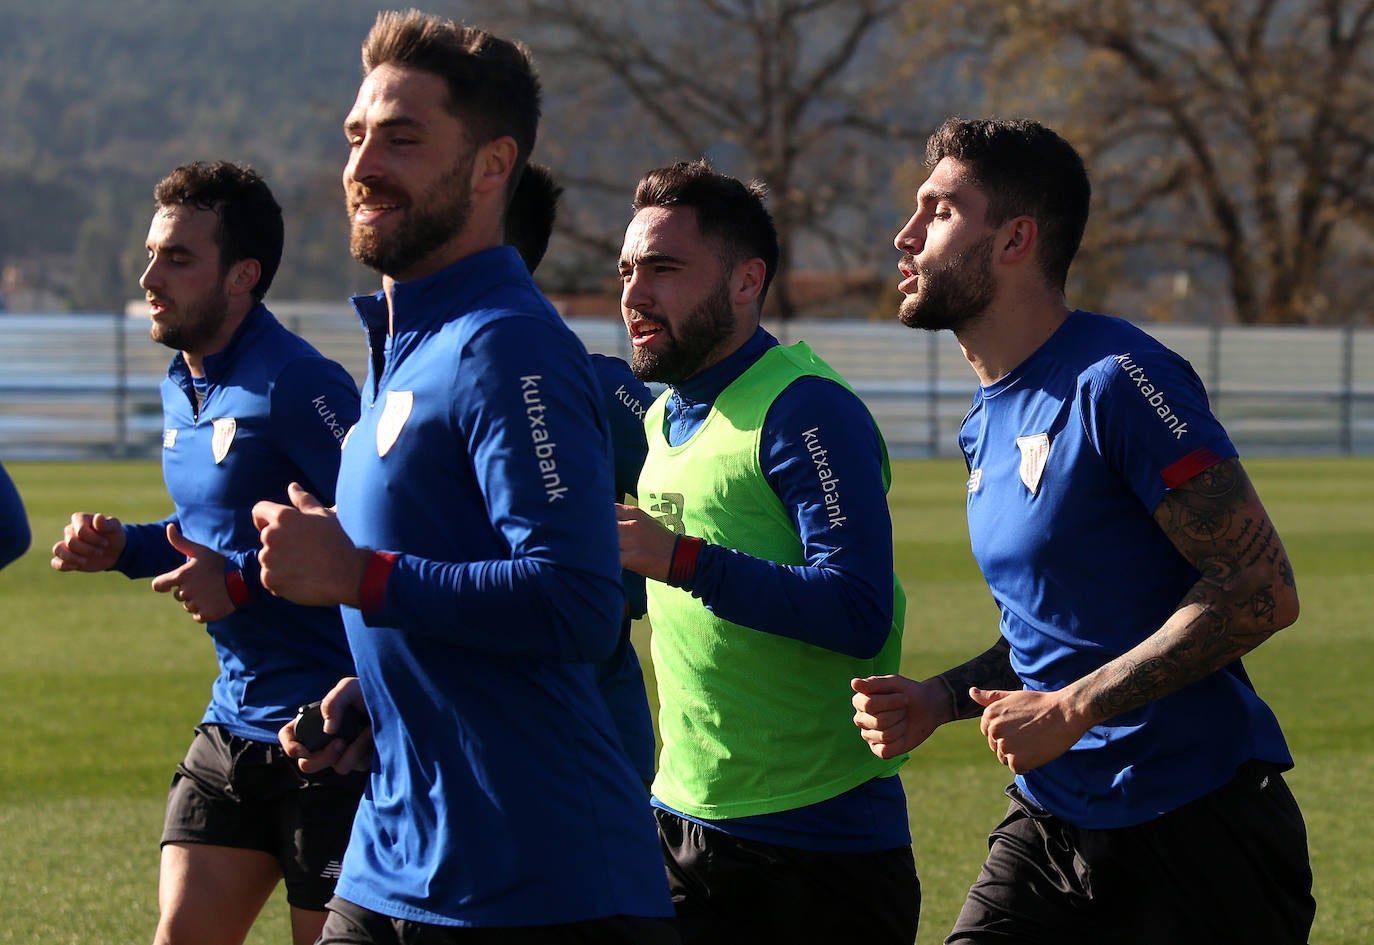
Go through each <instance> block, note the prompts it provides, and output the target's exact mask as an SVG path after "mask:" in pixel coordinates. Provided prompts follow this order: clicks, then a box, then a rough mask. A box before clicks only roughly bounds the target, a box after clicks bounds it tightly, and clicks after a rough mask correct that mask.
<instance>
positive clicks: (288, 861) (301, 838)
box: [162, 724, 367, 911]
mask: <svg viewBox="0 0 1374 945" xmlns="http://www.w3.org/2000/svg"><path fill="white" fill-rule="evenodd" d="M366 785H367V772H365V771H358V772H352V773H350V774H347V775H341V774H338V773H337V772H335V771H333V770H326V771H322V772H319V773H316V774H310V775H307V774H302V773H301V771H300V769H299V768H298V767H297V766H296V762H295V761H294V760H293V759H291V758H288V757H287V755H286V752H284V751H282V749H281V746H280V745H277V744H269V743H267V742H257V741H251V740H249V739H247V738H240V737H239V736H237V735H231V734H230V733H229V732H228V731H227V730H225V729H224V727H223V726H220V725H213V724H205V725H199V726H197V727H196V737H195V738H194V739H193V740H192V742H191V747H190V748H189V749H187V752H186V758H185V760H184V761H182V762H181V764H180V765H178V766H177V771H176V774H174V775H173V776H172V786H171V789H170V790H169V792H168V794H167V817H166V820H165V822H164V825H163V828H162V843H163V844H168V843H204V844H211V845H214V846H221V847H236V848H240V849H248V850H261V851H262V852H264V853H267V854H269V855H270V856H272V857H274V858H275V859H276V861H277V863H278V864H280V866H281V871H282V877H283V878H284V879H285V881H286V899H287V902H289V903H290V904H291V905H293V906H296V907H297V908H300V909H310V910H314V911H320V910H323V909H324V908H325V905H326V904H327V903H328V902H329V899H330V897H331V896H332V895H333V894H334V881H335V880H336V879H338V878H339V868H340V865H341V864H342V862H343V853H344V848H345V847H347V846H348V836H349V833H350V832H351V831H352V828H353V813H354V811H356V810H357V808H358V799H359V798H360V797H362V792H363V788H364V787H365V786H366Z"/></svg>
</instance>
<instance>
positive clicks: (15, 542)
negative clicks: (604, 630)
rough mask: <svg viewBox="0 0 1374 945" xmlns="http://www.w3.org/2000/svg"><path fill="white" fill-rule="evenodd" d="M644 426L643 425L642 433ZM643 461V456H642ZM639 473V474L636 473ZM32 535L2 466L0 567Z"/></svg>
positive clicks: (26, 547) (20, 551) (17, 553)
mask: <svg viewBox="0 0 1374 945" xmlns="http://www.w3.org/2000/svg"><path fill="white" fill-rule="evenodd" d="M643 433H644V428H643V426H642V425H641V427H640V435H641V436H643ZM640 462H641V463H642V462H643V458H642V457H641V458H640ZM636 475H638V474H636ZM31 539H32V535H31V534H30V531H29V518H28V515H26V514H25V513H24V502H23V500H22V499H20V498H19V490H18V489H16V488H15V487H14V480H13V479H11V478H10V474H9V473H7V472H6V471H5V467H4V466H0V568H3V567H4V566H5V565H7V564H9V563H10V562H12V561H14V560H15V559H16V558H18V557H19V556H20V555H22V554H23V553H24V552H26V551H28V550H29V541H30V540H31Z"/></svg>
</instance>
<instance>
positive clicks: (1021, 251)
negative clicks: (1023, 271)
mask: <svg viewBox="0 0 1374 945" xmlns="http://www.w3.org/2000/svg"><path fill="white" fill-rule="evenodd" d="M998 230H999V232H998V234H997V239H998V240H999V242H998V243H997V244H996V246H997V250H998V253H999V255H1000V256H1001V260H1002V262H1004V263H1019V262H1024V261H1025V260H1026V259H1029V258H1030V257H1031V256H1033V255H1034V254H1035V250H1036V244H1037V243H1039V241H1040V227H1039V226H1038V225H1037V224H1036V222H1035V219H1034V218H1033V217H1014V218H1013V219H1011V220H1008V221H1007V222H1006V223H1004V224H1002V226H1000V227H999V228H998Z"/></svg>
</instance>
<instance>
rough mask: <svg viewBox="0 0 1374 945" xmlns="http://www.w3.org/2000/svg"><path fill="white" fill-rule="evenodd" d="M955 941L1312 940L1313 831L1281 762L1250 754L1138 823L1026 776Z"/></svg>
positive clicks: (1153, 944)
mask: <svg viewBox="0 0 1374 945" xmlns="http://www.w3.org/2000/svg"><path fill="white" fill-rule="evenodd" d="M1007 794H1008V796H1010V797H1011V807H1010V808H1009V809H1008V811H1007V817H1006V819H1005V820H1004V821H1002V823H1001V824H1000V825H998V827H997V829H996V830H994V831H993V832H992V835H991V836H990V837H989V838H988V858H987V862H986V863H984V864H983V869H982V872H981V873H980V874H979V876H978V880H977V882H975V883H974V885H973V888H972V889H970V890H969V894H968V898H967V899H966V900H965V902H964V907H963V911H962V912H960V914H959V918H958V920H957V922H956V923H955V926H954V930H953V931H952V932H951V933H950V935H949V937H948V938H946V939H945V942H946V943H947V945H955V943H958V945H969V943H1011V942H1016V943H1018V945H1030V943H1037V942H1045V943H1050V942H1052V943H1055V945H1080V943H1081V945H1089V943H1091V945H1101V943H1104V942H1111V943H1113V945H1158V943H1164V942H1167V943H1169V945H1194V943H1196V945H1217V943H1222V942H1244V943H1245V945H1303V943H1305V942H1306V941H1307V934H1308V932H1309V931H1310V929H1311V927H1312V920H1313V918H1314V916H1315V914H1316V902H1315V900H1314V899H1313V898H1312V869H1311V866H1310V865H1309V861H1308V855H1307V830H1306V827H1305V826H1304V824H1303V819H1302V813H1301V811H1299V810H1298V805H1297V802H1296V801H1295V800H1294V799H1293V795H1292V792H1290V791H1289V790H1288V785H1287V784H1286V783H1285V782H1284V780H1283V777H1282V775H1281V774H1280V769H1279V768H1278V767H1277V766H1275V765H1272V764H1266V763H1261V762H1249V763H1247V764H1245V765H1243V766H1241V769H1240V771H1239V773H1238V774H1237V775H1236V777H1235V779H1234V780H1233V781H1231V783H1229V784H1227V785H1225V786H1224V787H1221V788H1218V789H1217V790H1216V791H1213V792H1212V793H1211V794H1208V795H1206V796H1205V797H1202V798H1199V799H1198V800H1196V801H1193V802H1192V803H1190V804H1185V805H1184V806H1183V807H1180V808H1179V809H1177V810H1174V811H1171V812H1169V813H1168V814H1165V815H1164V816H1163V817H1159V818H1157V819H1155V820H1152V821H1148V822H1146V823H1144V824H1140V825H1138V826H1134V827H1122V828H1117V829H1112V830H1086V829H1081V828H1078V827H1074V826H1073V825H1071V824H1067V823H1065V822H1064V821H1062V820H1060V819H1059V818H1058V817H1055V816H1054V815H1052V814H1049V813H1046V812H1045V811H1043V810H1041V809H1040V808H1038V807H1036V806H1035V805H1033V804H1031V803H1030V802H1029V801H1028V800H1026V798H1025V796H1024V795H1022V794H1021V792H1020V791H1018V790H1017V789H1016V787H1015V786H1012V787H1009V788H1008V789H1007Z"/></svg>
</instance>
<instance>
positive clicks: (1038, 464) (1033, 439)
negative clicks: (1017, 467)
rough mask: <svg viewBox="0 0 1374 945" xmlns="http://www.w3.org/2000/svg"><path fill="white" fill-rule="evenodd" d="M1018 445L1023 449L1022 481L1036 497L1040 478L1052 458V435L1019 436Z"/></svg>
mask: <svg viewBox="0 0 1374 945" xmlns="http://www.w3.org/2000/svg"><path fill="white" fill-rule="evenodd" d="M1016 445H1017V446H1019V447H1021V481H1022V482H1024V483H1025V484H1026V488H1027V489H1029V490H1030V491H1031V495H1035V494H1036V492H1038V491H1039V489H1040V476H1041V475H1042V474H1043V473H1044V472H1045V460H1047V459H1049V458H1050V435H1049V434H1048V433H1036V434H1035V435H1033V436H1018V437H1017V438H1016Z"/></svg>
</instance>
